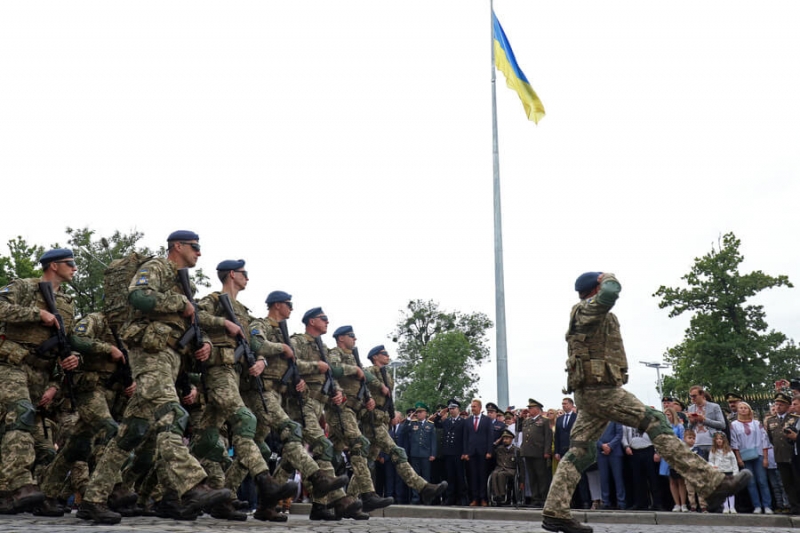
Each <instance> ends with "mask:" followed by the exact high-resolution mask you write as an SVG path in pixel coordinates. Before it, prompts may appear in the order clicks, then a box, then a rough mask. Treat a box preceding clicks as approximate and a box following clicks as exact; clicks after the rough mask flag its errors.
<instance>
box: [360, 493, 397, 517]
mask: <svg viewBox="0 0 800 533" xmlns="http://www.w3.org/2000/svg"><path fill="white" fill-rule="evenodd" d="M393 503H394V498H381V497H380V496H378V493H377V492H365V493H364V494H362V495H361V504H362V505H361V510H362V511H363V512H365V513H369V512H371V511H374V510H375V509H383V508H384V507H389V506H390V505H392V504H393Z"/></svg>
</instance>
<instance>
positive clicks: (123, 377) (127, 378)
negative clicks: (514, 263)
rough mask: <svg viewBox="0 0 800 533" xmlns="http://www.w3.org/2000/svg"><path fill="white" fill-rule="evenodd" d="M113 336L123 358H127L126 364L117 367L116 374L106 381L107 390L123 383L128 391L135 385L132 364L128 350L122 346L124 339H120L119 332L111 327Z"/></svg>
mask: <svg viewBox="0 0 800 533" xmlns="http://www.w3.org/2000/svg"><path fill="white" fill-rule="evenodd" d="M110 329H111V334H112V335H113V336H114V344H116V345H117V348H118V349H119V351H121V352H122V355H123V357H124V358H125V362H124V363H123V364H121V365H119V366H118V367H117V369H116V370H114V372H113V373H112V374H111V375H110V376H108V379H107V380H106V388H107V389H110V388H112V387H113V386H114V384H115V383H118V382H119V383H122V388H123V389H127V388H128V387H130V386H131V385H133V374H132V373H131V362H130V359H129V358H128V349H127V348H125V345H124V344H122V339H120V338H119V332H117V328H115V327H111V328H110Z"/></svg>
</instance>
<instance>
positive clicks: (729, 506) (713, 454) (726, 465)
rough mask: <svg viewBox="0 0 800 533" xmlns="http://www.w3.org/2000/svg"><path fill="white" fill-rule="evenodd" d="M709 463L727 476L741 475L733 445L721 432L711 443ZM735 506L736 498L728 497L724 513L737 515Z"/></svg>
mask: <svg viewBox="0 0 800 533" xmlns="http://www.w3.org/2000/svg"><path fill="white" fill-rule="evenodd" d="M708 462H709V463H711V465H712V466H713V467H714V468H716V469H717V470H720V471H722V473H723V474H725V475H726V476H733V475H736V474H738V473H739V465H738V464H737V462H736V455H735V454H734V453H733V450H731V445H730V443H729V442H728V437H726V436H725V433H723V432H721V431H719V432H717V433H715V434H714V440H713V441H712V443H711V451H710V452H709V454H708ZM735 505H736V501H735V496H733V495H731V496H728V497H727V498H726V499H725V503H723V504H722V512H723V513H736V507H735Z"/></svg>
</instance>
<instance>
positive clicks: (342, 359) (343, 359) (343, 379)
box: [328, 346, 361, 398]
mask: <svg viewBox="0 0 800 533" xmlns="http://www.w3.org/2000/svg"><path fill="white" fill-rule="evenodd" d="M328 363H330V365H331V369H334V368H337V367H341V366H342V365H351V366H357V365H356V358H355V357H354V356H353V352H350V353H347V352H346V351H344V350H343V349H341V348H339V347H338V346H337V347H336V348H333V349H332V350H331V351H329V352H328ZM336 382H337V383H339V386H340V387H342V390H343V391H344V394H345V396H347V397H348V398H355V397H356V395H357V394H358V390H359V389H360V388H361V380H360V379H358V377H357V376H355V375H353V376H340V377H337V378H336Z"/></svg>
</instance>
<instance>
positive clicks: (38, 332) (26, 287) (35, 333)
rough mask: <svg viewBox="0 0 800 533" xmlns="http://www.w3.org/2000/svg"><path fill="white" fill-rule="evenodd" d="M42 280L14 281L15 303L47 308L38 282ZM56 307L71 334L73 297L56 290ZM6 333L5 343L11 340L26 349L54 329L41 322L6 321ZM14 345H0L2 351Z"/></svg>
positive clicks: (41, 341)
mask: <svg viewBox="0 0 800 533" xmlns="http://www.w3.org/2000/svg"><path fill="white" fill-rule="evenodd" d="M40 281H42V280H41V279H39V278H29V279H19V280H16V281H14V282H13V285H14V292H15V301H14V302H13V303H14V304H15V305H19V306H22V307H37V308H39V309H47V304H46V303H45V302H44V296H42V293H41V291H40V290H39V286H38V283H39V282H40ZM54 294H55V297H56V308H57V309H58V312H59V314H61V318H62V319H63V320H64V330H65V331H66V332H67V334H69V332H70V331H72V322H73V315H74V313H75V309H74V307H73V304H72V297H71V296H68V295H67V294H65V293H64V292H63V291H55V292H54ZM3 326H4V329H5V333H4V335H3V337H4V338H5V342H4V344H5V343H8V342H9V341H11V343H12V344H13V343H16V344H18V345H21V346H23V347H24V348H25V349H26V351H27V350H29V349H30V348H35V347H36V346H38V345H40V344H41V343H43V342H44V341H46V340H47V339H49V338H50V337H52V336H53V335H54V330H53V328H51V327H48V326H45V325H43V324H42V323H41V322H39V321H37V322H6V323H4V324H3ZM11 348H12V346H7V347H5V348H2V347H0V352H4V351H6V350H10V349H11Z"/></svg>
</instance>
